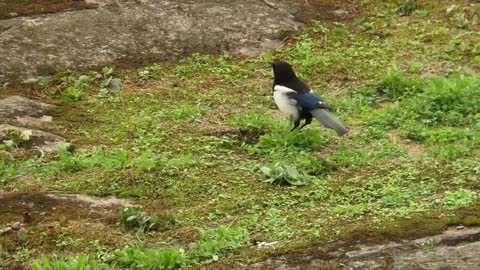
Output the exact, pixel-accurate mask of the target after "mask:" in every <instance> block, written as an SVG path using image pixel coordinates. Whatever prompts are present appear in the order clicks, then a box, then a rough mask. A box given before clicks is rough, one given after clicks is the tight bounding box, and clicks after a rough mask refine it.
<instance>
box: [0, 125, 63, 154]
mask: <svg viewBox="0 0 480 270" xmlns="http://www.w3.org/2000/svg"><path fill="white" fill-rule="evenodd" d="M4 129H15V130H18V131H20V132H23V131H28V130H30V131H31V135H30V139H29V140H28V141H27V142H25V145H26V148H29V149H39V150H41V151H44V152H52V151H55V150H56V149H57V148H58V146H60V145H62V144H65V143H66V142H67V141H66V140H65V138H63V137H60V136H58V135H55V134H52V133H49V132H45V131H41V130H37V129H28V128H24V127H16V126H12V125H7V124H4V125H0V141H3V140H5V139H7V137H6V136H5V134H4V133H3V132H2V130H4Z"/></svg>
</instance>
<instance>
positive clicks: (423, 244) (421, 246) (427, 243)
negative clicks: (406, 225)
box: [416, 239, 434, 249]
mask: <svg viewBox="0 0 480 270" xmlns="http://www.w3.org/2000/svg"><path fill="white" fill-rule="evenodd" d="M416 247H417V248H419V249H432V248H434V242H433V240H432V239H429V240H427V241H425V242H421V243H418V244H416Z"/></svg>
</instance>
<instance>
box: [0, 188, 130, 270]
mask: <svg viewBox="0 0 480 270" xmlns="http://www.w3.org/2000/svg"><path fill="white" fill-rule="evenodd" d="M134 202H135V201H134V200H131V199H120V198H114V197H105V198H103V197H94V196H87V195H75V194H68V193H60V192H45V193H43V192H22V193H17V192H13V193H4V194H2V193H1V192H0V205H2V207H1V208H0V229H1V228H3V227H5V226H6V224H13V223H14V222H19V221H23V222H24V223H29V224H30V225H37V224H38V223H44V222H45V221H46V220H50V221H54V220H58V219H62V220H77V219H82V218H93V219H105V221H107V222H108V220H107V219H110V217H109V215H110V214H114V215H115V216H116V213H117V208H118V207H121V206H122V205H125V204H131V203H134ZM2 225H4V226H2ZM0 268H1V267H0Z"/></svg>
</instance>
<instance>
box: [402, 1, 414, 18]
mask: <svg viewBox="0 0 480 270" xmlns="http://www.w3.org/2000/svg"><path fill="white" fill-rule="evenodd" d="M416 9H417V3H416V0H405V2H404V3H403V4H402V5H401V6H400V7H399V8H398V9H397V12H398V13H399V14H400V15H402V16H405V15H409V14H412V12H414V11H415V10H416Z"/></svg>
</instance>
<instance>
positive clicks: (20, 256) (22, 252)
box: [13, 248, 35, 262]
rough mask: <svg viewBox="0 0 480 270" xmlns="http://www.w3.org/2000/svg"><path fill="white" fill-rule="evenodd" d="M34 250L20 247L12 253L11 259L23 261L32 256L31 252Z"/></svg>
mask: <svg viewBox="0 0 480 270" xmlns="http://www.w3.org/2000/svg"><path fill="white" fill-rule="evenodd" d="M34 252H35V250H34V249H28V248H21V249H19V250H18V251H17V252H16V253H15V254H14V255H13V259H14V260H15V261H16V262H25V261H27V260H29V259H30V257H32V254H33V253H34Z"/></svg>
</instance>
